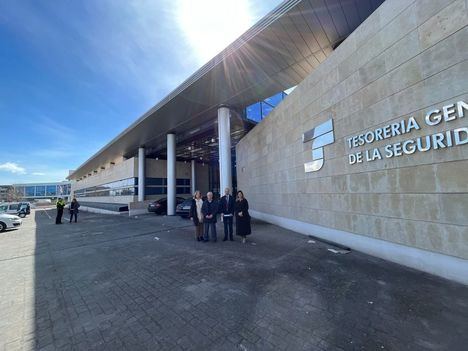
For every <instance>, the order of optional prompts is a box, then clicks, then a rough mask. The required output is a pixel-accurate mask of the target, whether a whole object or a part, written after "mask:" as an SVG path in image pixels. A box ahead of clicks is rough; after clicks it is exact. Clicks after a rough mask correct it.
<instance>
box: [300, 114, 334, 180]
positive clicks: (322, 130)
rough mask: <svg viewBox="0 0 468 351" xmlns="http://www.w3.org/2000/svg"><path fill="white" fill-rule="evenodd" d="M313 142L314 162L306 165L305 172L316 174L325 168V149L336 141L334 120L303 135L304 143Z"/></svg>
mask: <svg viewBox="0 0 468 351" xmlns="http://www.w3.org/2000/svg"><path fill="white" fill-rule="evenodd" d="M311 140H312V160H313V161H312V162H307V163H304V170H305V172H306V173H308V172H316V171H318V170H320V169H321V168H322V167H323V164H324V162H325V161H324V155H323V147H324V146H325V145H328V144H331V143H333V142H334V141H335V136H334V134H333V119H331V118H330V119H329V120H328V121H326V122H323V123H322V124H319V125H318V126H316V127H315V128H312V129H311V130H309V131H307V132H305V133H304V134H302V142H303V143H306V142H309V141H311Z"/></svg>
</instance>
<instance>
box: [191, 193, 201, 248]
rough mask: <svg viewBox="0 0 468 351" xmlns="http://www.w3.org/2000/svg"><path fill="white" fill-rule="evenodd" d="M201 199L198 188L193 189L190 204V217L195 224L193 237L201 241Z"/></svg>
mask: <svg viewBox="0 0 468 351" xmlns="http://www.w3.org/2000/svg"><path fill="white" fill-rule="evenodd" d="M202 206H203V200H202V195H201V192H200V190H197V191H195V194H193V199H192V205H191V206H190V219H191V220H192V221H193V224H194V225H195V239H196V240H197V241H203V214H202V211H201V209H202Z"/></svg>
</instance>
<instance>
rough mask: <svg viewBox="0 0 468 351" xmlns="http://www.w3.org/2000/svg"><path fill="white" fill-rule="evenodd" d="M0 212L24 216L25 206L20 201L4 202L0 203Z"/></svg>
mask: <svg viewBox="0 0 468 351" xmlns="http://www.w3.org/2000/svg"><path fill="white" fill-rule="evenodd" d="M0 213H7V214H11V215H17V216H19V217H21V218H24V217H26V214H27V207H26V206H25V205H21V203H20V202H5V203H2V204H0Z"/></svg>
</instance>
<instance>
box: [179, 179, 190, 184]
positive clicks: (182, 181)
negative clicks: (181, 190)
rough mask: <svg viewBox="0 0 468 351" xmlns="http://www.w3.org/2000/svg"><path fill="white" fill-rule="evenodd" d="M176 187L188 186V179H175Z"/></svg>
mask: <svg viewBox="0 0 468 351" xmlns="http://www.w3.org/2000/svg"><path fill="white" fill-rule="evenodd" d="M176 185H190V179H177V180H176Z"/></svg>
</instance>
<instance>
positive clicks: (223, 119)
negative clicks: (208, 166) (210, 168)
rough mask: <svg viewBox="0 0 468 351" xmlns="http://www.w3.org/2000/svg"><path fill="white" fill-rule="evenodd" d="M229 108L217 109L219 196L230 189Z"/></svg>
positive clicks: (221, 107)
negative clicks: (226, 189)
mask: <svg viewBox="0 0 468 351" xmlns="http://www.w3.org/2000/svg"><path fill="white" fill-rule="evenodd" d="M229 114H230V113H229V107H227V106H220V107H219V108H218V137H219V140H218V148H219V177H220V182H219V185H220V188H219V192H220V194H221V195H223V194H224V189H225V188H230V189H232V176H231V121H230V119H229Z"/></svg>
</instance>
